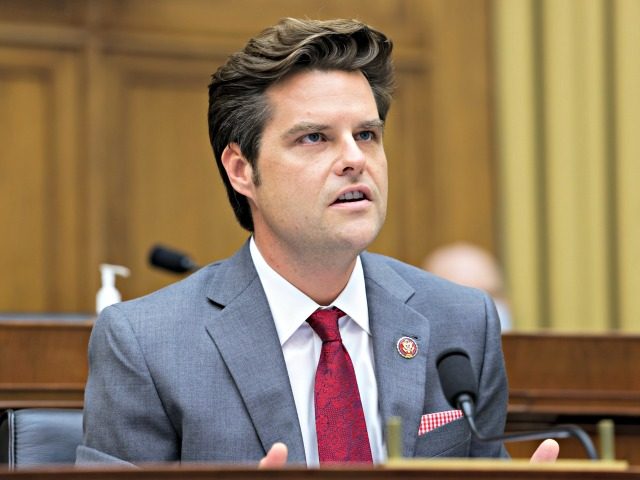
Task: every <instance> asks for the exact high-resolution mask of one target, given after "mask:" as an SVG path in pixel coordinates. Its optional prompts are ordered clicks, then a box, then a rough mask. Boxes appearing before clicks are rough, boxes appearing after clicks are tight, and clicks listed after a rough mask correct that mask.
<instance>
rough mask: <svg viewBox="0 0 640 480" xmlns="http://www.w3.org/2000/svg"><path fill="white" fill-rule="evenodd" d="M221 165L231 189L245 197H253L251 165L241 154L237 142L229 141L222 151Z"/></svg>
mask: <svg viewBox="0 0 640 480" xmlns="http://www.w3.org/2000/svg"><path fill="white" fill-rule="evenodd" d="M222 165H223V166H224V169H225V171H226V172H227V176H228V177H229V181H230V182H231V186H232V187H233V189H234V190H235V191H236V192H238V193H241V194H242V195H244V196H245V197H247V198H251V199H253V197H254V195H253V190H254V187H255V186H254V184H253V180H252V179H253V167H251V165H250V164H249V161H248V160H247V159H246V158H245V157H244V155H242V152H241V151H240V146H239V145H238V144H237V143H230V144H229V145H227V146H226V148H225V149H224V151H223V152H222Z"/></svg>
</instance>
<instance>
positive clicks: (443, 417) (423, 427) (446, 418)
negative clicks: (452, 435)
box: [418, 410, 462, 436]
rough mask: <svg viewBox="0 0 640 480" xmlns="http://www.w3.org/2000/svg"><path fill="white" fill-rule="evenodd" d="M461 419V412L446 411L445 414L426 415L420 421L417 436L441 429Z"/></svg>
mask: <svg viewBox="0 0 640 480" xmlns="http://www.w3.org/2000/svg"><path fill="white" fill-rule="evenodd" d="M460 417H462V410H447V411H446V412H436V413H428V414H426V415H423V416H422V418H421V419H420V427H419V428H418V436H420V435H424V434H425V433H428V432H430V431H431V430H435V429H436V428H438V427H442V426H443V425H446V424H447V423H451V422H453V421H454V420H457V419H459V418H460Z"/></svg>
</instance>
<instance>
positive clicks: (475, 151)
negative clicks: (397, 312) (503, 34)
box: [0, 0, 494, 311]
mask: <svg viewBox="0 0 640 480" xmlns="http://www.w3.org/2000/svg"><path fill="white" fill-rule="evenodd" d="M54 5H55V7H54ZM268 5H269V8H265V3H263V2H260V1H258V0H239V1H235V2H227V1H221V0H207V1H205V0H184V1H180V2H176V1H172V0H154V1H151V0H118V1H116V0H105V1H89V0H86V1H83V0H75V1H72V0H69V1H66V2H56V1H53V0H50V1H47V0H39V1H37V0H24V1H17V0H0V48H3V51H8V50H10V49H14V50H16V51H18V52H19V55H17V56H15V55H14V57H15V58H22V57H21V56H22V55H23V54H24V53H28V52H32V53H29V55H35V54H36V53H38V55H40V57H38V59H37V60H34V61H35V62H36V64H38V63H43V62H44V63H45V64H46V66H45V67H39V68H41V70H40V71H41V72H49V73H46V74H44V73H42V75H44V76H41V77H38V78H40V80H39V81H38V82H39V83H38V82H36V83H35V84H34V83H33V80H31V84H29V82H28V81H26V78H25V79H24V81H22V80H21V81H19V82H18V83H16V81H13V82H5V81H4V78H5V77H0V78H2V83H0V92H6V93H5V96H11V104H12V105H14V107H13V109H12V111H14V112H23V113H26V112H28V115H27V116H26V117H25V118H24V119H23V120H22V123H21V124H20V125H21V126H20V128H19V129H20V135H23V136H24V140H23V141H22V144H24V145H26V146H28V148H26V149H22V150H20V149H19V148H18V147H15V148H14V149H13V150H11V155H10V157H11V158H9V157H8V156H6V155H4V152H3V155H2V162H3V168H4V165H5V164H9V163H11V166H9V167H7V171H8V172H11V178H12V183H11V185H13V186H12V187H11V188H8V189H3V190H2V191H0V196H1V199H2V203H3V205H9V203H8V202H9V199H10V198H22V200H21V201H20V204H21V206H20V207H19V208H18V209H12V208H8V207H0V208H2V210H0V212H2V215H3V216H2V221H3V223H9V222H12V223H16V222H21V223H20V226H19V228H17V229H16V232H17V233H16V235H15V236H14V237H13V239H12V240H9V239H2V238H0V261H1V262H2V266H3V267H6V268H3V269H2V271H1V273H0V275H1V277H0V278H1V281H2V284H3V287H4V284H11V287H10V288H0V292H1V293H0V310H14V311H91V310H92V309H93V308H94V296H95V292H96V290H97V288H98V286H99V275H98V264H99V263H101V262H112V263H121V264H125V265H127V266H128V267H130V268H131V269H132V277H131V278H130V279H126V280H122V281H119V286H120V287H121V291H122V293H123V297H124V298H132V297H135V296H139V295H142V294H144V293H147V292H149V291H151V290H154V289H157V288H159V287H161V286H163V285H165V284H167V283H169V282H171V281H174V280H176V279H177V278H176V277H173V276H170V275H168V274H164V273H161V272H158V271H156V270H153V269H151V268H150V267H148V266H147V265H146V257H147V252H148V249H149V247H151V245H152V244H153V243H155V242H164V243H166V244H169V245H171V246H174V247H177V248H181V249H183V250H185V251H187V252H189V253H191V254H192V256H193V257H195V259H196V260H197V261H198V262H201V263H205V262H208V261H211V260H213V259H217V258H222V257H225V256H227V255H229V254H230V253H231V252H233V251H234V250H235V249H236V248H237V246H238V245H239V244H240V243H241V242H242V241H243V240H244V238H246V236H247V234H246V233H245V232H243V231H242V230H241V229H240V228H239V227H238V226H237V225H236V224H235V220H234V219H233V214H232V212H231V209H230V207H229V206H228V203H227V200H226V195H225V193H224V190H223V187H222V184H221V182H220V180H219V179H218V174H217V170H216V167H215V161H214V159H213V155H212V153H211V151H210V147H209V142H208V136H207V130H206V116H205V112H206V103H207V99H206V87H207V84H208V82H209V77H210V75H211V73H212V72H213V71H214V70H215V68H216V67H217V66H218V65H219V64H220V63H221V62H223V61H224V59H225V58H226V56H227V55H228V54H229V53H231V52H232V51H234V50H237V49H238V48H241V47H242V45H243V44H244V43H245V41H246V39H247V38H248V37H249V36H251V35H253V34H255V33H256V32H258V31H259V30H261V29H263V28H264V27H265V26H267V25H268V24H271V23H274V22H275V21H277V19H279V18H281V17H284V16H299V17H312V18H333V17H351V18H354V17H357V18H360V19H362V20H364V21H366V22H368V23H371V24H372V25H374V26H376V27H378V28H380V29H381V30H383V31H385V32H386V33H388V34H389V35H390V36H391V38H393V40H394V43H395V47H396V48H395V62H396V67H397V71H398V92H397V96H396V102H395V103H394V105H393V106H392V110H391V117H390V119H389V125H388V129H387V134H386V138H385V146H386V150H387V156H388V159H389V174H390V187H391V191H390V198H389V211H388V217H387V218H388V220H387V224H386V225H385V227H384V229H383V231H382V233H381V235H380V237H379V239H378V240H377V241H376V242H375V244H374V245H373V246H372V250H375V251H378V252H382V253H385V254H389V255H392V256H396V257H398V258H400V259H402V260H405V261H408V262H410V263H414V264H419V263H420V262H421V260H422V258H423V257H424V255H425V254H426V253H427V252H428V251H429V250H430V249H432V248H433V247H435V246H437V245H438V244H440V243H443V242H447V241H453V240H459V239H466V240H471V241H475V242H476V243H480V244H481V245H485V246H489V247H491V246H492V245H493V243H494V242H493V233H492V232H493V230H492V228H493V217H492V215H493V212H492V205H493V195H492V189H493V187H492V182H491V178H492V172H491V169H492V165H491V162H490V148H489V147H490V145H489V143H490V142H489V139H490V136H489V126H488V119H489V114H488V89H487V87H486V70H487V65H486V64H487V55H486V44H487V40H488V39H487V37H488V33H487V31H486V13H487V12H486V10H487V9H488V6H487V2H486V1H482V2H470V3H466V2H464V1H461V0H457V1H456V2H453V3H451V2H447V1H441V0H430V1H429V2H423V1H421V0H401V1H395V2H388V1H385V0H369V1H365V0H357V1H351V2H344V1H341V0H323V1H310V0H309V1H296V0H273V1H270V2H269V3H268ZM25 58H27V57H25ZM34 58H35V57H34ZM45 58H46V60H45ZM12 61H13V60H11V59H10V58H9V57H7V56H0V71H1V72H6V71H8V70H7V69H9V70H11V68H12V66H11V65H12ZM42 68H44V70H42ZM43 82H44V83H43ZM467 85H469V88H467ZM25 88H27V89H29V88H31V89H32V90H34V93H28V94H27V93H24V92H23V93H22V94H20V93H14V90H15V89H18V90H20V89H25ZM34 95H37V96H39V97H40V98H41V99H42V100H46V101H44V103H43V102H41V101H37V100H36V97H35V96H34ZM1 98H2V97H0V99H1ZM34 108H35V109H36V110H33V109H34ZM32 117H33V119H32ZM15 120H16V119H13V118H12V117H10V115H9V114H8V113H6V112H4V113H3V110H2V109H0V122H7V121H9V122H15ZM0 135H7V134H6V133H0ZM12 148H13V147H12ZM29 174H31V175H30V176H29ZM0 181H2V180H0ZM15 185H19V187H15ZM27 205H28V207H27ZM34 205H35V206H36V208H33V206H34ZM5 252H7V253H5ZM8 252H10V253H8ZM20 259H21V260H20ZM25 263H26V264H28V265H26V266H21V265H22V264H25ZM21 268H22V270H20V269H21ZM34 290H35V291H37V293H35V294H34V292H33V291H34Z"/></svg>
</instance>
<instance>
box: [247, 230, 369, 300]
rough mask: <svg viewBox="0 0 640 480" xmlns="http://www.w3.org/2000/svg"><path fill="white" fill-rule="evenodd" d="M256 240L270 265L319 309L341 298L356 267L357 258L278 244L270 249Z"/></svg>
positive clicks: (270, 245) (355, 256)
mask: <svg viewBox="0 0 640 480" xmlns="http://www.w3.org/2000/svg"><path fill="white" fill-rule="evenodd" d="M254 240H255V242H256V246H257V247H258V249H259V250H260V254H261V255H262V257H263V258H264V259H265V261H266V262H267V264H269V266H270V267H271V268H273V269H274V270H275V271H276V272H278V274H280V275H281V276H282V277H283V278H284V279H286V280H287V281H288V282H289V283H291V284H292V285H293V286H295V287H296V288H297V289H298V290H300V291H301V292H302V293H304V294H305V295H307V296H308V297H309V298H311V299H312V300H313V301H314V302H316V303H317V304H318V305H323V306H326V305H329V304H331V302H333V301H334V300H335V299H336V298H338V295H340V293H341V292H342V290H344V288H345V287H346V286H347V283H348V282H349V278H350V277H351V273H352V272H353V269H354V267H355V264H356V258H357V254H353V253H351V254H349V255H347V254H343V255H339V254H337V253H336V252H327V253H326V254H315V255H314V254H312V253H309V252H308V251H307V252H291V251H289V250H286V251H284V250H282V249H281V248H280V247H279V245H278V244H276V243H270V244H269V245H268V246H267V245H264V244H263V243H261V242H260V241H259V239H258V238H257V237H254Z"/></svg>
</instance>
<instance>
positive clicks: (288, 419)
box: [206, 243, 305, 463]
mask: <svg viewBox="0 0 640 480" xmlns="http://www.w3.org/2000/svg"><path fill="white" fill-rule="evenodd" d="M218 268H219V272H218V273H217V274H216V277H215V279H214V281H212V283H211V287H210V289H209V292H208V294H207V296H208V297H209V299H210V300H211V301H212V302H214V303H215V304H217V305H219V306H221V307H222V309H221V310H219V311H215V310H213V309H212V311H213V313H212V317H211V319H210V321H208V323H207V327H206V328H207V331H208V332H209V335H210V336H211V338H212V339H213V341H214V342H215V344H216V346H217V347H218V350H219V351H220V354H221V355H222V357H223V358H224V361H225V363H226V365H227V367H228V368H229V371H230V373H231V376H232V377H233V379H234V381H235V382H236V385H237V386H238V390H239V391H240V394H241V395H242V398H243V399H244V402H245V405H246V407H247V410H248V412H249V415H250V416H251V419H252V421H253V424H254V426H255V429H256V431H257V433H258V436H259V438H260V441H261V442H262V446H263V447H264V449H265V452H266V451H267V450H269V448H271V445H273V444H274V443H275V442H283V443H285V444H286V445H287V447H288V449H289V462H294V463H304V462H305V454H304V444H303V441H302V433H301V431H300V424H299V422H298V415H297V412H296V407H295V402H294V400H293V393H292V392H291V385H290V383H289V376H288V374H287V368H286V364H285V361H284V356H283V354H282V348H281V346H280V341H279V339H278V334H277V332H276V329H275V325H274V323H273V318H272V317H271V311H270V310H269V305H268V303H267V299H266V297H265V294H264V290H263V289H262V285H261V283H260V280H259V278H258V275H257V273H256V271H255V268H254V266H253V262H252V261H251V255H250V253H249V248H248V243H247V244H245V246H244V247H243V248H242V249H241V250H240V251H239V252H238V253H237V254H236V255H235V256H234V257H232V258H231V259H229V260H228V261H227V262H225V263H223V264H222V265H220V266H219V267H218Z"/></svg>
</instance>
